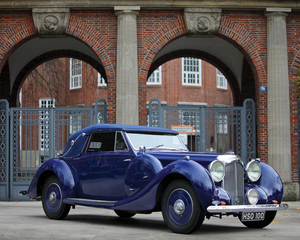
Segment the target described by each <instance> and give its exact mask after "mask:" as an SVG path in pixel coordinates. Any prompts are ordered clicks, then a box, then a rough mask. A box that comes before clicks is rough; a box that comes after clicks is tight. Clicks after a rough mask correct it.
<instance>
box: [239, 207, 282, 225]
mask: <svg viewBox="0 0 300 240" xmlns="http://www.w3.org/2000/svg"><path fill="white" fill-rule="evenodd" d="M276 213H277V211H270V212H266V213H265V220H263V221H249V222H243V221H241V215H239V219H240V221H241V222H242V223H243V224H244V225H245V226H246V227H248V228H264V227H266V226H268V225H269V224H270V223H271V222H272V221H273V220H274V218H275V216H276Z"/></svg>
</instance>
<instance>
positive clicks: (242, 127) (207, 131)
mask: <svg viewBox="0 0 300 240" xmlns="http://www.w3.org/2000/svg"><path fill="white" fill-rule="evenodd" d="M255 124H256V123H255V103H254V101H253V100H252V99H247V100H245V102H244V104H243V106H242V107H166V106H161V102H160V100H159V99H151V100H150V102H149V125H150V126H157V127H165V128H170V129H171V128H175V129H176V128H179V129H180V128H184V127H186V126H190V127H191V129H192V132H190V133H188V134H183V138H184V140H185V143H186V145H187V146H188V148H189V150H190V151H196V152H219V153H225V152H228V151H233V152H235V153H236V154H237V155H239V156H241V157H242V159H243V160H244V161H245V162H246V161H249V160H251V159H253V158H255V157H256V127H255V126H256V125H255Z"/></svg>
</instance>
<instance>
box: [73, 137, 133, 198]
mask: <svg viewBox="0 0 300 240" xmlns="http://www.w3.org/2000/svg"><path fill="white" fill-rule="evenodd" d="M133 157H134V154H133V152H131V151H129V148H128V147H127V144H126V142H125V141H124V138H123V136H122V133H121V132H104V133H103V132H101V133H93V134H92V136H91V138H90V143H89V146H88V148H87V150H86V153H84V154H83V155H82V156H81V157H80V158H78V159H77V160H75V161H74V162H73V163H72V164H71V167H72V169H73V171H74V173H75V175H76V178H77V187H78V197H80V198H85V199H98V200H107V201H119V200H122V199H124V196H125V185H124V177H125V172H126V169H127V166H128V165H129V163H130V161H131V159H132V158H133Z"/></svg>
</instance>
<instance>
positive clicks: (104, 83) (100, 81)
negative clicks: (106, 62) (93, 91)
mask: <svg viewBox="0 0 300 240" xmlns="http://www.w3.org/2000/svg"><path fill="white" fill-rule="evenodd" d="M105 86H107V84H106V82H105V79H104V78H103V77H102V76H101V74H100V73H98V87H105Z"/></svg>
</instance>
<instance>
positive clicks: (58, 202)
mask: <svg viewBox="0 0 300 240" xmlns="http://www.w3.org/2000/svg"><path fill="white" fill-rule="evenodd" d="M42 205H43V209H44V212H45V214H46V215H47V217H48V218H50V219H56V220H59V219H64V218H65V217H66V216H67V215H68V213H69V211H70V205H68V204H64V203H63V202H62V192H61V187H60V182H59V180H58V178H57V177H56V176H51V177H49V178H48V179H47V180H46V182H45V184H44V187H43V193H42Z"/></svg>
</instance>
